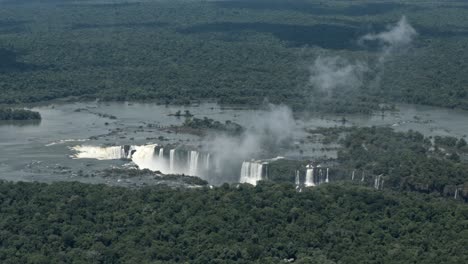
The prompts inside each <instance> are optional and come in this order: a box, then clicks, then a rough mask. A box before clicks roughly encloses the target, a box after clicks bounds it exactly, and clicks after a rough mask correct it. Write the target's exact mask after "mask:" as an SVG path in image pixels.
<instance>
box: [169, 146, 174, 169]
mask: <svg viewBox="0 0 468 264" xmlns="http://www.w3.org/2000/svg"><path fill="white" fill-rule="evenodd" d="M174 158H175V149H171V150H170V151H169V172H170V173H175V172H174Z"/></svg>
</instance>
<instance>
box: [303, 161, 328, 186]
mask: <svg viewBox="0 0 468 264" xmlns="http://www.w3.org/2000/svg"><path fill="white" fill-rule="evenodd" d="M329 172H330V171H329V168H321V167H314V166H312V165H307V167H306V174H305V179H304V186H305V187H313V186H318V185H320V184H322V183H328V182H329V181H330V179H329ZM300 178H301V177H300V172H299V171H296V179H295V182H296V186H297V187H300V186H301V180H300Z"/></svg>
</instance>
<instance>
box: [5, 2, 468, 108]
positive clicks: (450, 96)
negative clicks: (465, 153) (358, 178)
mask: <svg viewBox="0 0 468 264" xmlns="http://www.w3.org/2000/svg"><path fill="white" fill-rule="evenodd" d="M1 3H2V9H1V10H0V17H1V19H0V92H1V94H2V96H0V103H7V104H14V103H18V102H36V101H45V100H50V99H54V98H62V97H68V96H71V97H77V98H81V99H93V98H101V99H104V100H154V101H158V102H161V103H178V104H185V103H189V102H193V101H200V100H216V101H218V102H220V103H223V104H245V105H249V106H253V105H259V104H261V103H262V102H263V101H264V100H265V99H268V100H269V101H270V102H272V103H280V102H282V103H286V104H288V105H290V106H292V107H293V108H294V109H302V110H315V111H328V112H330V111H333V112H342V113H345V112H369V111H371V110H374V109H379V108H380V105H379V103H383V102H408V103H420V104H430V105H438V106H446V107H460V108H464V109H468V93H467V89H468V88H467V86H466V85H465V84H466V82H467V81H468V79H467V76H468V75H467V74H466V68H467V67H468V64H467V62H468V58H467V56H468V53H466V52H464V50H466V47H467V45H468V31H467V28H468V23H467V21H466V19H465V18H466V16H467V15H468V14H467V12H468V8H467V7H468V5H467V3H466V2H464V1H459V2H457V1H451V2H440V1H438V2H430V1H429V2H427V1H425V2H422V1H406V2H405V1H404V2H402V1H385V2H379V3H369V2H368V1H326V2H323V1H322V2H320V3H318V2H316V1H312V0H298V1H288V0H282V1H281V0H275V1H265V0H253V1H245V0H230V1H184V0H180V1H156V0H149V1H142V2H132V3H126V2H119V1H117V2H115V3H113V4H109V3H107V1H106V3H103V2H102V3H101V2H99V1H91V2H90V1H60V2H57V1H52V0H51V1H41V3H37V1H28V0H22V1H10V0H3V1H1ZM402 14H406V15H407V17H408V19H409V21H410V22H411V24H412V25H413V26H414V27H415V28H416V30H417V31H418V32H419V37H418V39H417V42H416V43H415V45H414V46H413V47H412V50H411V51H410V52H407V53H403V54H400V55H395V56H393V57H391V58H388V60H387V62H386V67H385V71H384V74H383V75H382V76H381V77H382V78H381V79H380V82H379V85H370V86H368V85H366V86H365V87H362V88H356V90H353V89H351V90H346V89H345V90H343V91H336V92H335V93H333V94H331V95H327V94H326V93H324V92H323V91H319V90H318V89H316V88H314V87H311V86H310V84H309V66H310V65H312V64H313V62H314V60H315V58H317V56H318V55H324V56H329V55H331V56H334V55H339V56H341V57H344V58H348V59H350V60H355V59H359V60H364V61H369V63H370V64H372V63H373V61H375V59H376V58H375V57H376V56H377V52H376V51H375V50H367V49H364V48H362V47H360V46H359V45H357V44H356V40H357V39H358V38H359V37H360V36H362V35H363V34H366V33H368V32H376V31H378V30H381V29H384V28H385V25H387V24H389V23H395V22H396V21H398V19H399V18H400V17H401V15H402ZM435 18H437V19H435Z"/></svg>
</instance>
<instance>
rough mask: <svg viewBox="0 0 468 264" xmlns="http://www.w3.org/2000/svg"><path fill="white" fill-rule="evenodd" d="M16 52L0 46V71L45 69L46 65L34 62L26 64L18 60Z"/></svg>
mask: <svg viewBox="0 0 468 264" xmlns="http://www.w3.org/2000/svg"><path fill="white" fill-rule="evenodd" d="M18 55H19V54H18V53H17V52H14V51H11V50H7V49H3V48H0V73H2V72H3V73H4V72H15V71H32V70H40V69H46V68H48V67H47V66H37V65H34V64H26V63H22V62H19V61H18Z"/></svg>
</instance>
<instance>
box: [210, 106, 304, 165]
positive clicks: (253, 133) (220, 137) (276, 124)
mask: <svg viewBox="0 0 468 264" xmlns="http://www.w3.org/2000/svg"><path fill="white" fill-rule="evenodd" d="M296 127H297V125H296V121H295V120H294V117H293V113H292V111H291V109H290V108H289V107H287V106H284V105H279V106H278V105H269V106H268V110H267V111H264V112H262V113H257V114H254V115H253V116H252V118H251V120H250V125H249V126H247V127H246V130H245V132H244V133H243V134H242V135H240V136H229V135H226V134H214V135H210V137H209V140H208V141H207V142H206V143H205V144H204V148H205V150H206V151H208V152H210V153H212V154H213V156H214V157H216V160H217V162H218V163H219V164H222V166H229V165H230V164H231V165H233V166H236V168H237V167H238V165H239V163H238V162H239V161H242V160H250V159H253V158H257V159H258V158H272V155H274V153H273V151H272V148H276V147H278V146H281V145H282V144H285V143H290V142H291V140H290V139H291V138H292V135H293V131H294V129H295V128H296Z"/></svg>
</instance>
